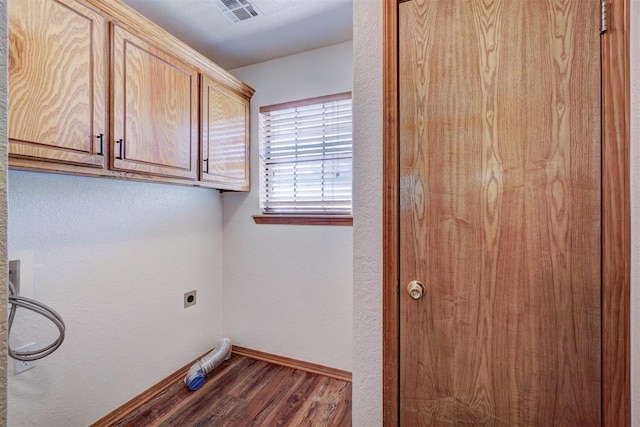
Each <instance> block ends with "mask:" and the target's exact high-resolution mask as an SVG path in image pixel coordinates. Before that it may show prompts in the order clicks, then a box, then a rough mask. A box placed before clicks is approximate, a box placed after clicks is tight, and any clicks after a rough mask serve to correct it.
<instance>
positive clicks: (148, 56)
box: [112, 25, 198, 179]
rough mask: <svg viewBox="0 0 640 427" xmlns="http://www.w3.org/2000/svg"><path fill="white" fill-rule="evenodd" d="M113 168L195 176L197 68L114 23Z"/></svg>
mask: <svg viewBox="0 0 640 427" xmlns="http://www.w3.org/2000/svg"><path fill="white" fill-rule="evenodd" d="M112 34H113V41H112V43H113V47H112V49H113V57H112V71H113V90H112V95H113V135H112V144H113V149H112V162H113V163H112V165H113V169H115V170H122V171H131V172H137V173H146V174H154V175H162V176H170V177H180V178H190V179H196V178H197V172H196V157H197V151H196V150H197V146H198V116H197V112H198V99H197V96H198V73H197V71H196V70H195V69H193V68H191V67H190V66H188V65H187V64H185V63H183V62H182V61H180V60H178V59H177V58H175V57H173V56H171V55H169V54H167V53H165V52H164V51H162V50H160V49H158V48H156V47H155V46H153V45H151V44H150V43H148V42H146V41H144V40H142V39H141V38H139V37H137V36H135V35H133V34H131V33H129V32H128V31H126V30H125V29H123V28H121V27H119V26H116V25H114V26H113V31H112Z"/></svg>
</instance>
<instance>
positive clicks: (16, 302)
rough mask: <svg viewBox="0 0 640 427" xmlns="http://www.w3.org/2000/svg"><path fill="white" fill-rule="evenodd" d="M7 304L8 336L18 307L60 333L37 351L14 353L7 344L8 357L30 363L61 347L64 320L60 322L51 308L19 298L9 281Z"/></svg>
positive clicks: (29, 299)
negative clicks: (38, 317)
mask: <svg viewBox="0 0 640 427" xmlns="http://www.w3.org/2000/svg"><path fill="white" fill-rule="evenodd" d="M9 304H11V309H10V310H9V319H8V321H7V323H8V326H9V333H8V334H7V335H8V336H11V326H13V320H14V318H15V317H16V310H18V307H22V308H26V309H27V310H31V311H33V312H35V313H38V314H40V315H41V316H44V317H45V318H46V319H47V320H49V321H51V323H53V324H54V325H56V327H57V328H58V331H59V332H60V335H59V336H58V338H57V339H56V340H55V341H53V342H52V343H51V344H49V345H48V346H46V347H43V348H41V349H38V350H30V351H14V350H13V349H12V348H11V345H10V344H9V345H7V347H8V353H9V357H11V358H12V359H16V360H22V361H24V362H30V361H33V360H38V359H42V358H43V357H45V356H48V355H50V354H51V353H53V352H54V351H56V350H57V349H58V347H60V346H61V345H62V341H64V332H65V326H64V320H62V317H60V315H59V314H58V313H56V311H55V310H54V309H52V308H51V307H49V306H47V305H45V304H43V303H41V302H39V301H36V300H33V299H31V298H26V297H21V296H20V295H18V293H17V292H16V288H15V286H14V285H13V283H11V280H9ZM8 341H9V340H8V339H7V342H8Z"/></svg>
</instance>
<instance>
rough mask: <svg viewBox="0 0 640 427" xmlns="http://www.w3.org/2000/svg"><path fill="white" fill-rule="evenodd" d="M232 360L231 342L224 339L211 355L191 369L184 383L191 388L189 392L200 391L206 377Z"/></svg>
mask: <svg viewBox="0 0 640 427" xmlns="http://www.w3.org/2000/svg"><path fill="white" fill-rule="evenodd" d="M230 358H231V340H230V339H229V338H222V339H221V340H220V341H218V344H216V346H215V347H213V350H212V351H211V352H210V353H209V354H207V355H206V356H204V357H203V358H202V359H200V360H198V361H197V362H196V363H194V364H193V366H192V367H191V368H189V372H187V376H186V377H184V383H185V384H186V385H187V387H189V390H191V391H195V390H198V389H199V388H200V387H202V385H203V384H204V377H205V375H207V374H208V373H209V372H211V371H213V370H214V369H215V368H217V367H218V366H220V364H222V362H223V361H224V360H229V359H230Z"/></svg>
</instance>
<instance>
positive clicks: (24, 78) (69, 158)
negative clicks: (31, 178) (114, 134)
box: [8, 0, 107, 167]
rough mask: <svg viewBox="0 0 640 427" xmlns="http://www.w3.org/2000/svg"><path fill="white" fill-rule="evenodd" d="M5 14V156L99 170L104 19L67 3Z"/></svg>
mask: <svg viewBox="0 0 640 427" xmlns="http://www.w3.org/2000/svg"><path fill="white" fill-rule="evenodd" d="M8 10H9V153H10V155H11V157H22V158H31V159H39V160H47V161H55V162H63V163H69V164H79V165H86V166H92V167H103V166H104V156H102V155H101V154H102V153H103V152H104V150H103V147H101V138H100V135H101V134H102V135H103V137H104V134H105V133H106V99H107V93H106V72H107V70H106V55H107V52H106V20H105V18H104V17H103V16H102V15H101V14H99V13H98V12H96V11H95V10H93V9H90V8H88V7H86V6H84V5H83V4H82V3H79V2H77V1H75V0H39V1H25V0H12V1H10V2H9V7H8Z"/></svg>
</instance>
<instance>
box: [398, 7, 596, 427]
mask: <svg viewBox="0 0 640 427" xmlns="http://www.w3.org/2000/svg"><path fill="white" fill-rule="evenodd" d="M587 3H589V4H590V5H591V4H592V6H593V7H587V5H586V4H587ZM597 5H598V2H596V1H593V2H585V1H584V0H535V1H531V0H527V1H524V0H508V1H507V0H496V1H493V2H486V1H482V0H473V1H455V2H452V1H450V0H413V1H409V2H405V3H402V4H400V6H399V7H400V10H399V13H400V23H399V27H400V46H399V55H400V76H399V81H400V88H399V90H400V98H399V99H400V277H401V279H400V280H401V284H403V286H406V284H407V283H408V282H409V281H411V280H414V279H418V280H420V281H422V282H423V283H424V284H425V288H426V293H425V296H424V297H423V298H422V299H420V300H417V301H414V300H412V299H411V298H410V297H409V295H408V294H407V293H406V292H402V293H401V295H400V424H401V425H465V424H466V425H505V426H515V425H580V426H592V425H593V426H594V425H599V423H600V413H601V408H600V402H601V399H600V384H601V374H600V370H601V355H600V340H601V339H600V315H601V306H600V287H601V284H600V265H601V254H600V232H601V218H600V210H601V207H600V197H601V188H600V177H601V170H600V60H599V58H600V48H599V45H600V40H599V31H598V23H599V21H598V19H599V15H598V8H597Z"/></svg>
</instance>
